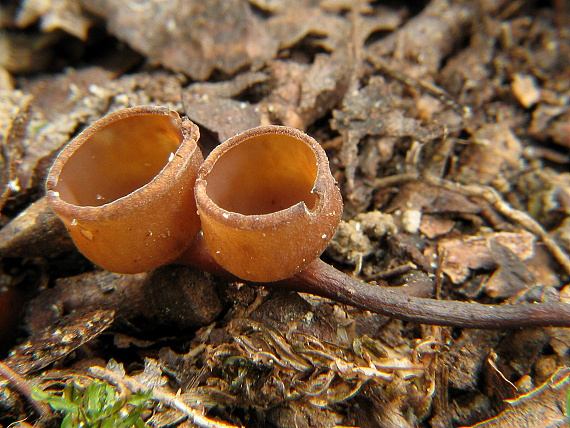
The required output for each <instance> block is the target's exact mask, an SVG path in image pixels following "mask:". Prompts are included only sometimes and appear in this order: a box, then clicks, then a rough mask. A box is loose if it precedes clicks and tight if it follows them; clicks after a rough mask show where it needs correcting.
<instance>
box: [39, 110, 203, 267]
mask: <svg viewBox="0 0 570 428" xmlns="http://www.w3.org/2000/svg"><path fill="white" fill-rule="evenodd" d="M198 138H199V131H198V127H197V126H196V125H195V124H194V123H192V122H191V121H190V120H188V119H184V120H182V119H181V118H180V116H179V115H178V114H177V113H175V112H173V111H170V110H168V109H167V108H163V107H153V106H142V107H134V108H130V109H124V110H120V111H117V112H115V113H111V114H109V115H107V116H105V117H103V118H102V119H100V120H98V121H97V122H95V123H94V124H93V125H91V126H90V127H88V128H87V129H86V130H85V131H83V132H82V133H81V134H80V135H78V136H77V137H76V138H75V139H74V140H72V141H71V142H70V143H69V144H68V145H67V146H66V147H64V149H63V150H62V151H61V152H60V153H59V155H58V157H57V159H56V160H55V163H54V164H53V166H52V168H51V170H50V172H49V175H48V179H47V198H48V201H49V203H50V205H51V207H52V209H53V210H54V211H55V213H56V214H57V215H58V216H59V217H60V218H61V219H62V220H63V222H64V223H65V225H66V227H67V229H68V231H69V234H70V235H71V237H72V239H73V241H74V242H75V245H76V246H77V248H78V249H79V250H80V251H81V252H82V253H83V254H84V255H85V256H87V257H88V258H89V259H90V260H92V261H93V262H94V263H95V264H97V265H99V266H101V267H103V268H105V269H107V270H110V271H112V272H119V273H137V272H144V271H147V270H149V269H153V268H156V267H158V266H161V265H164V264H166V263H169V262H171V261H173V260H174V259H176V258H177V257H178V256H179V255H180V254H181V253H182V252H183V251H184V250H185V249H186V248H187V247H188V246H189V244H190V242H191V241H192V240H193V238H194V237H195V236H196V235H197V234H198V232H199V230H200V221H199V218H198V215H197V213H196V204H195V199H194V182H195V180H196V172H197V170H198V167H199V166H200V164H201V163H202V161H203V158H202V154H201V152H200V150H199V148H198V147H197V140H198Z"/></svg>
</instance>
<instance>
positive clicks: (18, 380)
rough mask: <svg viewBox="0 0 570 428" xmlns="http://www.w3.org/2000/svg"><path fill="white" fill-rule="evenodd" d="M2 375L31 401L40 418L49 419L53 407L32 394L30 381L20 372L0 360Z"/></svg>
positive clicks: (0, 372) (0, 373)
mask: <svg viewBox="0 0 570 428" xmlns="http://www.w3.org/2000/svg"><path fill="white" fill-rule="evenodd" d="M0 375H2V376H3V377H4V378H6V380H7V381H8V382H10V383H11V384H12V385H13V386H14V388H16V390H17V391H18V392H19V393H20V394H22V395H23V396H24V397H26V399H27V400H28V401H29V402H30V403H31V405H32V407H33V408H34V410H35V411H36V413H37V414H38V415H39V417H40V419H48V418H50V417H51V416H52V412H51V408H50V407H49V406H48V405H47V404H46V403H44V402H42V401H38V400H36V399H35V398H34V397H33V396H32V387H31V386H30V382H29V381H28V380H27V379H25V378H24V377H23V376H22V375H21V374H20V373H17V372H15V371H14V370H12V369H11V368H10V367H8V366H7V365H6V364H4V363H2V362H0Z"/></svg>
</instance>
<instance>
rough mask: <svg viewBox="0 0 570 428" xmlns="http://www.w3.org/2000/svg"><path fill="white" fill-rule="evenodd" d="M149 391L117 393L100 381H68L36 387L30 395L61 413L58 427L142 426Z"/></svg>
mask: <svg viewBox="0 0 570 428" xmlns="http://www.w3.org/2000/svg"><path fill="white" fill-rule="evenodd" d="M150 395H151V391H148V392H144V393H137V394H131V393H128V392H127V393H123V394H119V391H117V389H116V388H115V387H114V386H112V385H110V384H108V383H107V382H103V381H100V380H91V381H90V382H89V383H87V384H86V385H81V384H79V383H77V382H76V381H69V382H67V384H66V385H65V387H64V388H63V390H62V391H43V390H41V389H39V388H36V389H35V390H34V392H33V397H34V399H36V400H39V401H43V402H45V403H47V404H49V405H50V406H51V408H52V409H53V410H55V411H57V412H60V413H61V414H62V415H63V420H62V422H61V428H114V427H119V428H130V427H137V428H142V427H146V426H147V425H146V424H145V423H144V421H143V420H142V419H141V417H140V416H141V413H142V411H143V410H144V409H145V407H146V405H147V402H148V399H149V398H150Z"/></svg>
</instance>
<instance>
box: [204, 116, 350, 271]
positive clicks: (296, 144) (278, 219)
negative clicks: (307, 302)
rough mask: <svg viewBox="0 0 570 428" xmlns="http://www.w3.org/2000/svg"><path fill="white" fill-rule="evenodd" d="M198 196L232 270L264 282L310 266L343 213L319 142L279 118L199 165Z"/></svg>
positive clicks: (213, 244) (220, 257)
mask: <svg viewBox="0 0 570 428" xmlns="http://www.w3.org/2000/svg"><path fill="white" fill-rule="evenodd" d="M196 202H197V206H198V212H199V215H200V219H201V222H202V231H203V235H204V240H205V243H206V247H207V249H208V251H209V253H210V254H211V256H212V257H213V258H214V259H215V260H216V261H217V262H218V263H219V264H220V265H221V266H222V267H223V268H225V269H226V270H227V271H229V272H230V273H232V274H234V275H235V276H237V277H239V278H241V279H244V280H249V281H260V282H269V281H277V280H281V279H285V278H288V277H291V276H293V275H295V274H296V273H298V272H300V271H302V270H303V269H305V268H306V267H307V266H308V265H309V264H310V263H311V262H312V261H314V260H315V259H316V258H318V257H319V256H320V254H321V253H322V252H323V251H324V249H325V248H326V246H327V244H328V243H329V241H330V239H331V237H332V235H333V234H334V233H335V231H336V228H337V226H338V223H339V221H340V216H341V214H342V197H341V194H340V191H339V189H338V187H337V185H336V182H335V180H334V178H333V176H332V174H331V172H330V168H329V163H328V159H327V156H326V153H325V151H324V150H323V149H322V147H321V146H320V145H319V144H318V143H317V142H316V141H315V140H314V139H313V138H311V137H309V136H308V135H307V134H305V133H303V132H301V131H299V130H297V129H295V128H291V127H285V126H274V125H270V126H261V127H257V128H253V129H250V130H248V131H246V132H244V133H242V134H239V135H236V136H235V137H232V138H230V139H229V140H227V141H226V142H224V143H222V144H221V145H219V146H218V147H216V148H215V149H214V150H213V151H212V153H210V155H209V156H208V157H207V158H206V160H205V162H204V163H203V164H202V166H201V167H200V170H199V172H198V179H197V180H196Z"/></svg>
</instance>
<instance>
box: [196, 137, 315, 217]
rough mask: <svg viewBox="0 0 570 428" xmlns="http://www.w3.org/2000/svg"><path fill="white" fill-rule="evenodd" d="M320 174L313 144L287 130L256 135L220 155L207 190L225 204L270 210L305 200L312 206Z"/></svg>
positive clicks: (252, 211)
mask: <svg viewBox="0 0 570 428" xmlns="http://www.w3.org/2000/svg"><path fill="white" fill-rule="evenodd" d="M317 173H318V166H317V159H316V156H315V154H314V153H313V150H312V148H311V147H310V146H309V145H308V144H307V143H305V142H304V141H301V140H299V139H297V138H295V137H292V136H290V135H286V134H262V135H256V136H253V137H251V138H249V139H247V140H244V141H241V142H240V143H239V144H237V145H235V146H234V147H232V148H230V149H229V150H228V151H226V152H224V153H223V154H221V155H220V157H219V158H218V159H217V160H216V162H215V164H214V166H213V167H212V169H211V170H210V172H209V173H208V174H207V179H206V180H207V183H208V184H207V192H208V196H209V197H210V198H211V199H212V201H213V202H214V203H215V204H216V205H218V206H219V207H220V208H222V209H224V210H226V211H230V212H235V213H239V214H244V215H259V214H269V213H273V212H276V211H280V210H283V209H286V208H289V207H291V206H293V205H296V204H298V203H299V202H304V203H305V204H306V205H307V208H309V209H312V208H313V207H314V206H315V203H316V195H315V194H314V193H312V192H311V191H312V189H313V186H314V184H315V180H316V177H317Z"/></svg>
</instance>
